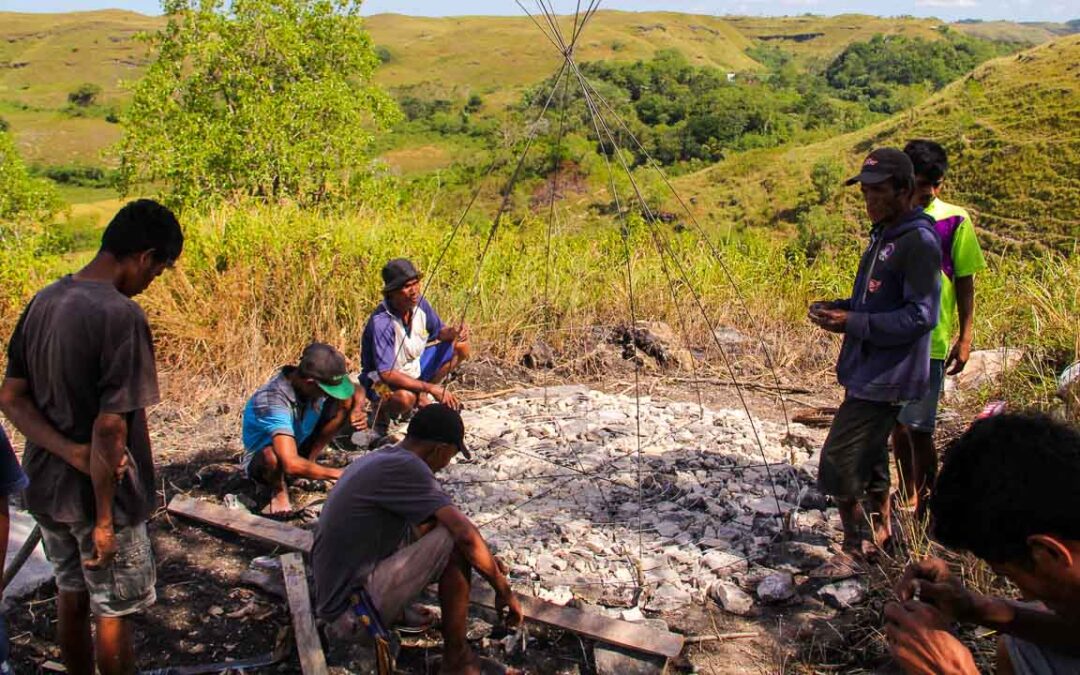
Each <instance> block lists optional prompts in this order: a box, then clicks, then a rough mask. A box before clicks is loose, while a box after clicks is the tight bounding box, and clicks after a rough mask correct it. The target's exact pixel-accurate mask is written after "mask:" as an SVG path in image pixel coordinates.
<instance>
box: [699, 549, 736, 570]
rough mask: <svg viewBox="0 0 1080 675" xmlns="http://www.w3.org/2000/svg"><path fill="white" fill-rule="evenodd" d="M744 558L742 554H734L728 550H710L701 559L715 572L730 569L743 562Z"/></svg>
mask: <svg viewBox="0 0 1080 675" xmlns="http://www.w3.org/2000/svg"><path fill="white" fill-rule="evenodd" d="M743 561H744V558H743V557H742V556H737V555H732V554H731V553H728V552H726V551H715V550H714V551H709V552H708V553H706V554H705V556H704V557H703V558H702V559H701V562H703V563H705V566H706V567H708V568H709V569H710V570H712V571H713V572H721V571H726V570H730V569H732V568H733V567H735V566H737V565H738V564H739V563H742V562H743Z"/></svg>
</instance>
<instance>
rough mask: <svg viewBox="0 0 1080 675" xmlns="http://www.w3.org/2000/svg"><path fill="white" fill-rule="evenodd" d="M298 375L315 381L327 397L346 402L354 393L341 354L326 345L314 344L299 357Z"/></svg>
mask: <svg viewBox="0 0 1080 675" xmlns="http://www.w3.org/2000/svg"><path fill="white" fill-rule="evenodd" d="M299 370H300V374H301V375H303V376H304V377H310V378H311V379H313V380H315V382H316V384H318V385H319V389H322V390H323V391H324V392H325V393H326V395H327V396H329V397H331V398H335V399H337V400H339V401H347V400H349V399H350V398H352V396H353V394H354V393H355V392H356V387H355V386H353V383H352V380H350V379H349V373H348V366H347V365H346V364H345V357H344V356H342V355H341V352H339V351H338V350H336V349H334V348H333V347H331V346H330V345H328V344H323V343H322V342H314V343H312V344H310V345H308V346H307V347H305V348H304V353H303V354H302V355H301V356H300V366H299Z"/></svg>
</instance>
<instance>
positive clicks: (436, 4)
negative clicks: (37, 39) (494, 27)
mask: <svg viewBox="0 0 1080 675" xmlns="http://www.w3.org/2000/svg"><path fill="white" fill-rule="evenodd" d="M523 1H524V2H525V4H526V6H528V7H529V8H530V10H531V9H532V8H533V7H534V5H535V0H523ZM364 4H365V7H364V13H365V14H377V13H381V12H398V13H401V14H416V15H425V16H445V15H458V14H520V13H521V10H520V9H519V8H518V6H517V4H515V2H514V0H367V1H366V2H365V3H364ZM575 4H576V0H555V5H556V8H557V9H558V10H559V11H567V12H572V11H573V8H574V6H575ZM106 7H117V8H122V9H131V10H134V11H137V12H142V13H144V14H158V13H160V9H159V7H160V5H159V3H158V0H0V10H6V11H15V12H68V11H76V10H87V9H103V8H106ZM602 7H604V8H608V9H623V10H631V11H646V10H668V11H677V12H692V13H696V14H754V15H783V14H802V13H804V12H813V13H815V14H841V13H845V12H859V13H864V14H877V15H885V16H896V15H901V14H912V15H915V16H936V17H939V18H942V19H946V20H955V19H963V18H976V19H985V20H992V19H1009V20H1013V21H1066V20H1069V19H1076V18H1080V0H604V2H603V3H602Z"/></svg>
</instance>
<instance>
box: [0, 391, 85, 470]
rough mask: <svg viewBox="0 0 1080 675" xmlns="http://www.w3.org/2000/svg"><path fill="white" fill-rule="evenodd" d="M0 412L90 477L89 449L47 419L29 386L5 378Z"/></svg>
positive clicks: (1, 393)
mask: <svg viewBox="0 0 1080 675" xmlns="http://www.w3.org/2000/svg"><path fill="white" fill-rule="evenodd" d="M0 410H3V411H4V414H5V415H7V418H8V419H9V420H11V423H12V424H14V425H15V428H16V429H18V430H19V432H20V433H21V434H22V435H23V436H25V437H26V438H27V439H28V440H29V441H30V442H32V443H33V444H34V445H36V446H38V447H39V448H43V449H44V450H46V451H48V452H50V453H52V454H54V455H56V456H57V457H59V458H60V459H62V460H64V461H65V462H67V463H68V464H70V465H71V466H73V467H75V468H76V469H78V470H79V471H81V472H82V473H85V474H90V446H89V445H87V444H84V443H76V442H74V441H72V440H71V439H69V438H67V437H65V436H64V435H63V434H61V433H60V432H59V431H57V429H56V427H54V426H53V425H52V423H51V422H49V420H48V419H46V418H45V415H43V414H42V413H41V411H40V410H39V409H38V407H37V404H36V403H35V402H34V399H33V397H32V396H31V394H30V383H29V382H27V381H26V380H24V379H21V378H15V377H8V378H4V383H3V384H2V385H0Z"/></svg>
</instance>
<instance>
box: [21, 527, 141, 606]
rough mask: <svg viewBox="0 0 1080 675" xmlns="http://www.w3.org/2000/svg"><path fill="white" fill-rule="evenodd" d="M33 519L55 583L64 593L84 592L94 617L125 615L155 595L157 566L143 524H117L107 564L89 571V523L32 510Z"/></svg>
mask: <svg viewBox="0 0 1080 675" xmlns="http://www.w3.org/2000/svg"><path fill="white" fill-rule="evenodd" d="M34 520H36V521H37V523H38V525H39V526H41V541H42V544H43V545H44V546H45V557H47V558H48V559H49V562H50V563H52V566H53V574H55V576H56V587H57V588H58V589H60V590H61V591H64V592H68V593H80V592H84V591H85V592H88V593H89V594H90V610H91V611H92V612H93V613H94V615H95V616H99V617H121V616H127V615H128V614H134V613H136V612H139V611H142V610H144V609H146V608H147V607H149V606H150V605H152V604H154V602H155V601H156V600H157V592H156V591H155V590H154V584H156V583H157V570H156V569H155V568H154V554H153V552H152V551H151V550H150V535H149V534H147V532H146V523H139V524H138V525H131V526H129V527H120V528H117V529H116V557H115V558H113V562H112V565H110V566H109V567H108V568H106V569H100V570H88V569H86V568H85V567H83V565H82V563H83V561H84V560H89V559H90V558H93V557H94V524H93V523H86V522H81V523H58V522H56V521H54V520H52V519H51V518H48V517H46V516H39V515H34Z"/></svg>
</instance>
